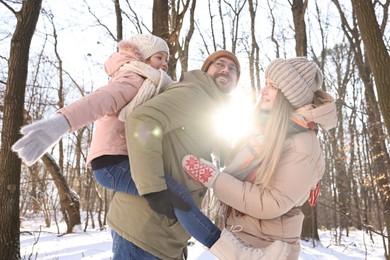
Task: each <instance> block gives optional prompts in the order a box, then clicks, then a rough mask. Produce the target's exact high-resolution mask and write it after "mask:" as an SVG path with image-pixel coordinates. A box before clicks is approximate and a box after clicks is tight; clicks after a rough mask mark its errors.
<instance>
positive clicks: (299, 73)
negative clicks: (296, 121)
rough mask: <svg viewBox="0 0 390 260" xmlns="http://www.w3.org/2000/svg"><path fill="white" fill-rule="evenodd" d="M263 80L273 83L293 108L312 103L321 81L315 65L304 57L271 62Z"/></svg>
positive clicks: (320, 74)
mask: <svg viewBox="0 0 390 260" xmlns="http://www.w3.org/2000/svg"><path fill="white" fill-rule="evenodd" d="M265 78H267V79H270V80H273V81H274V82H275V84H276V87H277V88H278V89H280V91H281V92H282V93H283V94H284V96H285V97H286V98H287V100H288V101H289V102H290V103H291V105H292V106H293V107H294V108H298V107H302V106H304V105H307V104H310V103H312V102H313V98H314V92H316V91H317V90H319V89H321V85H322V81H323V76H322V72H321V70H320V69H319V68H318V66H317V64H315V63H314V62H311V61H309V60H308V59H306V58H305V57H297V58H292V59H286V60H285V59H275V60H273V61H272V62H271V63H270V64H269V65H268V66H267V68H266V69H265Z"/></svg>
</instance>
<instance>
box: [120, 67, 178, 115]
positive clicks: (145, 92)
mask: <svg viewBox="0 0 390 260" xmlns="http://www.w3.org/2000/svg"><path fill="white" fill-rule="evenodd" d="M119 70H129V71H131V72H134V73H136V74H138V75H140V76H143V77H145V80H144V83H143V84H142V86H141V87H140V88H139V90H138V93H137V95H136V96H135V97H134V98H133V99H132V100H131V101H130V102H129V103H128V104H127V105H126V106H124V107H123V108H122V110H121V111H120V113H119V116H118V119H119V120H121V121H123V122H124V121H125V120H126V117H127V116H128V115H129V114H130V113H131V112H132V111H133V110H134V109H135V108H136V107H138V106H139V105H141V104H143V103H144V102H146V101H148V100H149V99H151V98H152V97H154V96H155V95H157V94H159V93H161V92H163V91H164V90H165V89H166V88H167V86H168V85H170V84H171V83H173V80H172V79H171V77H170V76H168V74H167V73H166V72H165V71H163V70H162V69H159V70H157V69H154V68H152V67H151V66H149V65H148V64H146V63H144V62H141V61H131V62H129V63H125V64H123V65H122V67H120V69H119Z"/></svg>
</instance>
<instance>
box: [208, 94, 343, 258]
mask: <svg viewBox="0 0 390 260" xmlns="http://www.w3.org/2000/svg"><path fill="white" fill-rule="evenodd" d="M322 98H324V99H323V100H322V102H326V103H323V104H322V105H319V106H318V107H310V106H308V107H306V108H302V109H300V111H298V113H299V114H302V115H305V117H307V119H310V120H313V121H314V122H317V123H319V124H320V125H321V127H322V128H323V129H325V130H327V129H330V128H333V127H335V125H336V123H337V118H336V109H335V104H334V102H333V99H332V98H331V97H330V96H329V95H327V94H326V93H325V92H323V93H322ZM324 171H325V161H324V157H323V153H322V150H321V146H320V142H319V140H318V138H317V136H316V134H315V132H314V131H305V132H300V133H297V134H294V135H292V136H289V137H288V138H287V139H286V141H285V143H284V149H283V154H282V156H281V160H280V163H279V166H278V168H277V172H276V174H275V175H274V182H273V186H272V188H270V189H264V188H263V187H261V186H257V185H254V184H252V183H249V182H242V181H239V180H237V179H236V178H234V177H232V176H231V175H228V174H226V173H223V172H222V173H221V174H220V175H218V177H217V179H216V182H215V187H214V192H215V196H216V197H217V198H218V199H220V200H221V201H223V202H224V203H226V204H227V205H229V206H231V207H232V208H234V209H235V210H230V212H229V214H228V217H227V221H226V226H227V227H228V228H231V227H236V228H235V230H237V229H241V228H242V231H240V232H237V233H235V234H236V235H237V236H238V237H240V238H241V239H243V240H244V241H246V242H248V243H249V244H251V245H254V246H257V247H266V246H268V245H269V244H270V243H271V242H273V241H275V240H282V241H285V242H288V243H290V244H291V245H292V252H291V254H290V255H289V259H298V257H299V251H300V246H299V239H300V235H301V231H302V223H303V219H304V215H303V213H302V211H301V206H302V205H303V204H304V203H305V202H306V201H307V200H308V198H309V194H310V190H311V189H314V188H315V186H316V184H317V183H318V182H319V181H320V179H321V178H322V176H323V174H324ZM240 212H243V213H245V214H240Z"/></svg>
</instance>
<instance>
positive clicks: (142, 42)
mask: <svg viewBox="0 0 390 260" xmlns="http://www.w3.org/2000/svg"><path fill="white" fill-rule="evenodd" d="M129 41H130V42H132V43H133V44H134V45H135V46H136V47H137V48H138V49H139V51H140V53H141V55H142V58H144V59H145V60H146V59H147V58H149V57H150V56H152V55H153V54H155V53H157V52H160V51H165V52H166V53H168V56H169V48H168V44H167V43H166V41H164V40H163V39H161V38H160V37H157V36H155V35H152V34H138V35H134V36H133V37H131V38H130V39H129Z"/></svg>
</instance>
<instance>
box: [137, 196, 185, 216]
mask: <svg viewBox="0 0 390 260" xmlns="http://www.w3.org/2000/svg"><path fill="white" fill-rule="evenodd" d="M144 197H145V199H146V200H147V201H148V203H149V206H150V208H151V209H152V210H154V211H155V212H157V213H160V214H164V215H165V216H167V217H168V218H172V219H174V218H176V216H175V213H174V212H173V208H178V209H180V210H183V211H189V210H190V205H188V204H187V202H185V201H184V200H183V199H182V198H180V197H178V196H176V195H175V194H173V193H172V192H171V191H170V190H163V191H158V192H153V193H149V194H145V195H144Z"/></svg>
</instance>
